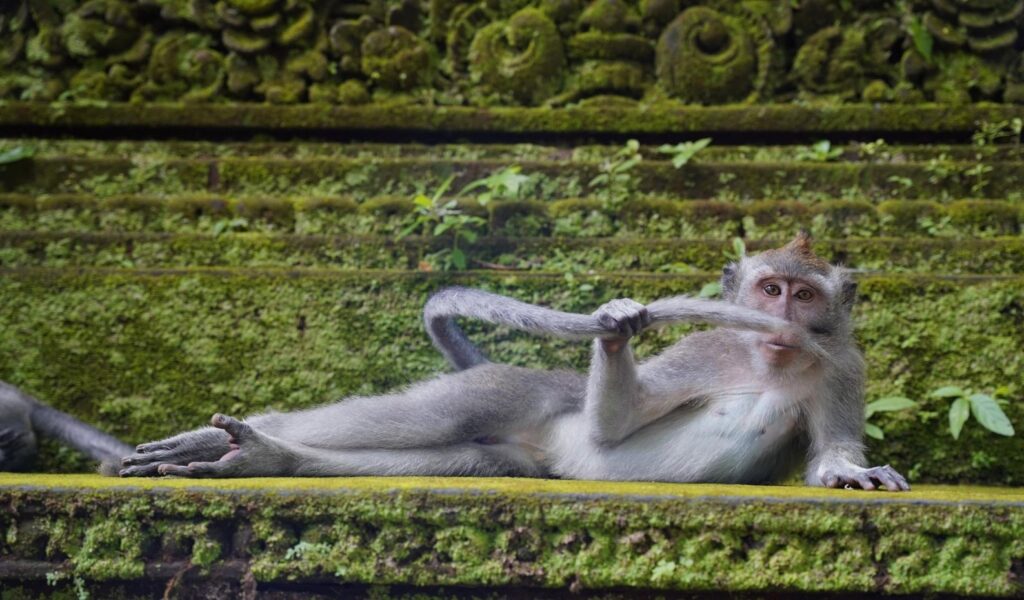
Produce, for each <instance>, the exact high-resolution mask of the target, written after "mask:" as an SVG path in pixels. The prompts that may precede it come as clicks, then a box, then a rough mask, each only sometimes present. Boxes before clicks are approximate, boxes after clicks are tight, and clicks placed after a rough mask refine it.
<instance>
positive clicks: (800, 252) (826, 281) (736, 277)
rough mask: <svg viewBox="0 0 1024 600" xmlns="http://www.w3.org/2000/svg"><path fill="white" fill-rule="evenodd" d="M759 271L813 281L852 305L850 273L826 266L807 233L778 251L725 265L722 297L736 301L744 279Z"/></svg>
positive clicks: (833, 295) (852, 285) (854, 292)
mask: <svg viewBox="0 0 1024 600" xmlns="http://www.w3.org/2000/svg"><path fill="white" fill-rule="evenodd" d="M761 272H771V273H773V274H775V275H779V276H782V277H793V278H802V279H805V280H814V281H816V282H817V283H818V284H819V285H820V287H822V288H825V291H827V292H828V293H829V295H830V296H831V297H832V298H835V299H837V300H838V301H839V303H840V304H842V305H845V306H847V307H849V306H850V305H852V304H853V300H854V297H855V296H856V290H857V284H856V283H855V282H854V281H853V280H852V278H851V277H850V274H849V272H848V271H847V270H846V269H845V268H843V267H841V266H836V265H831V264H829V263H828V261H826V260H824V259H823V258H821V257H820V256H818V255H817V254H815V253H814V248H813V240H812V239H811V235H810V234H809V233H808V232H807V231H801V232H800V233H798V234H797V236H796V237H795V238H793V240H792V241H790V242H789V243H788V244H786V245H785V246H782V247H781V248H775V249H772V250H765V251H764V252H761V253H759V254H755V255H751V256H744V257H742V258H740V260H739V261H737V262H732V263H729V264H728V265H726V266H725V268H724V269H723V270H722V296H723V297H724V298H725V299H727V300H736V298H737V295H738V294H739V291H740V288H741V287H742V284H743V281H744V279H746V278H747V277H748V276H750V275H752V274H755V273H761Z"/></svg>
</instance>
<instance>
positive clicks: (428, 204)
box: [412, 194, 434, 208]
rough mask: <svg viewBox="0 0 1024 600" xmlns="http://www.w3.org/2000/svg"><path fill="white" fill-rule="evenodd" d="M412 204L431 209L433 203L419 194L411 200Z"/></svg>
mask: <svg viewBox="0 0 1024 600" xmlns="http://www.w3.org/2000/svg"><path fill="white" fill-rule="evenodd" d="M412 202H413V204H415V205H416V206H419V207H421V208H431V207H432V206H434V203H433V202H431V201H430V198H427V197H426V196H424V195H423V194H419V195H418V196H416V197H415V198H413V199H412Z"/></svg>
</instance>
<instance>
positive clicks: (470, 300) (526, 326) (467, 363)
mask: <svg viewBox="0 0 1024 600" xmlns="http://www.w3.org/2000/svg"><path fill="white" fill-rule="evenodd" d="M647 310H648V312H649V313H650V316H651V325H652V326H663V325H671V324H673V323H708V324H711V325H719V326H724V327H735V328H739V329H752V330H755V331H764V332H776V331H786V330H790V329H791V328H792V327H793V324H792V323H790V322H788V321H786V320H784V319H779V318H777V317H773V316H771V315H769V314H766V313H763V312H760V311H757V310H753V309H750V308H745V307H742V306H737V305H735V304H732V303H729V302H723V301H720V300H701V299H698V298H688V297H686V296H674V297H671V298H663V299H661V300H655V301H654V302H651V303H650V304H648V305H647ZM456 317H466V318H471V319H479V320H481V321H485V322H487V323H493V324H495V325H506V326H508V327H512V328H514V329H519V330H522V331H526V332H529V333H535V334H539V335H549V336H553V337H556V338H561V339H565V340H591V339H594V338H600V337H610V336H612V335H613V334H611V333H609V332H608V330H607V329H606V328H605V327H603V326H601V324H600V323H598V322H597V319H596V318H594V317H593V316H591V315H580V314H575V313H567V312H561V311H557V310H552V309H550V308H544V307H542V306H536V305H533V304H528V303H526V302H522V301H520V300H515V299H513V298H507V297H505V296H499V295H498V294H492V293H490V292H485V291H482V290H475V289H470V288H464V287H450V288H445V289H443V290H441V291H439V292H437V293H436V294H434V295H433V296H431V297H430V299H429V300H428V301H427V304H426V306H425V307H424V308H423V320H424V322H425V323H426V327H427V333H428V334H429V335H430V339H431V341H432V342H433V343H434V346H435V347H436V348H437V349H438V350H439V351H440V352H441V354H443V355H444V357H445V358H447V359H448V362H450V363H451V364H452V365H454V366H455V368H457V369H460V370H461V369H468V368H469V367H472V366H475V365H479V364H482V363H485V362H487V357H486V356H484V354H483V352H481V351H480V349H479V348H477V347H476V346H475V345H473V342H471V341H470V340H469V338H468V337H466V334H465V333H464V332H463V331H462V329H461V328H460V327H459V326H458V324H457V323H455V318H456ZM808 349H809V350H811V351H812V352H813V353H814V354H824V352H823V351H822V349H821V348H820V347H819V346H817V344H814V343H813V342H811V341H810V340H809V339H808Z"/></svg>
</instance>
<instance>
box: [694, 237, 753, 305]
mask: <svg viewBox="0 0 1024 600" xmlns="http://www.w3.org/2000/svg"><path fill="white" fill-rule="evenodd" d="M722 254H723V255H724V256H725V258H727V259H728V260H730V261H737V260H740V259H741V258H743V257H744V256H746V255H747V244H746V243H744V241H743V238H739V237H734V238H732V249H731V250H726V251H724V252H722ZM721 293H722V282H720V281H712V282H709V283H706V284H704V287H702V288H700V291H699V292H697V297H698V298H714V297H716V296H719V295H721Z"/></svg>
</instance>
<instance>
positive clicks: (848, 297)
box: [839, 280, 857, 310]
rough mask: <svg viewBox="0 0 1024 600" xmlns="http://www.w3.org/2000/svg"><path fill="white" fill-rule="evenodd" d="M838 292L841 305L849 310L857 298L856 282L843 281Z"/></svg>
mask: <svg viewBox="0 0 1024 600" xmlns="http://www.w3.org/2000/svg"><path fill="white" fill-rule="evenodd" d="M839 294H840V296H839V298H840V300H841V301H842V303H843V306H845V307H846V308H847V310H849V309H850V308H851V307H853V303H854V302H855V301H856V300H857V282H856V281H850V280H846V281H844V282H843V287H842V289H841V290H840V292H839Z"/></svg>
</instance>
